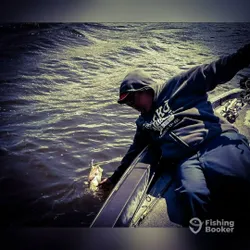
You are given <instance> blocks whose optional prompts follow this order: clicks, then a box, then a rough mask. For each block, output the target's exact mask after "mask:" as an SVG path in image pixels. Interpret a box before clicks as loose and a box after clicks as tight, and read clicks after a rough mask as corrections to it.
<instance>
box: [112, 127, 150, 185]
mask: <svg viewBox="0 0 250 250" xmlns="http://www.w3.org/2000/svg"><path fill="white" fill-rule="evenodd" d="M148 143H149V140H148V136H145V132H144V131H142V130H141V129H139V128H137V130H136V134H135V136H134V141H133V144H132V145H131V146H130V148H129V150H128V151H127V153H126V155H125V156H124V157H123V159H122V161H121V165H120V166H119V167H118V168H117V169H116V170H115V172H114V173H113V175H112V176H110V177H109V180H110V181H111V182H112V183H113V184H116V183H117V182H118V181H119V179H120V178H121V176H122V175H123V174H124V172H125V171H126V169H127V168H128V167H129V166H130V164H131V163H132V162H133V160H134V159H135V157H136V156H137V155H138V154H139V153H140V152H141V151H142V150H143V149H144V148H145V147H146V146H147V145H148Z"/></svg>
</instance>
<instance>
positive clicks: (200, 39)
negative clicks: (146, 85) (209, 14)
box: [0, 23, 250, 226]
mask: <svg viewBox="0 0 250 250" xmlns="http://www.w3.org/2000/svg"><path fill="white" fill-rule="evenodd" d="M249 34H250V23H228V24H223V23H219V24H216V23H211V24H206V23H104V24H100V23H97V24H94V23H89V24H80V23H77V24H42V25H41V24H40V25H26V26H25V25H20V24H16V25H14V24H12V25H7V24H2V25H0V95H1V99H0V100H1V101H0V118H1V124H0V125H1V126H0V135H1V137H0V157H1V167H0V208H1V213H0V221H1V222H0V223H1V225H9V226H88V225H89V224H90V223H91V221H92V220H93V218H94V216H95V214H96V213H97V212H98V210H99V208H100V207H101V205H102V203H103V200H104V198H102V197H101V196H100V195H99V196H97V195H95V194H93V193H91V192H89V191H88V189H87V188H86V186H85V185H84V181H86V180H87V175H88V173H89V163H90V161H91V159H95V162H98V163H100V164H101V166H102V167H103V168H104V177H105V176H109V175H111V173H112V172H113V171H114V170H115V168H116V167H117V166H118V164H119V161H120V160H121V157H122V156H123V155H124V153H125V152H126V150H127V148H128V146H129V144H130V143H131V142H132V137H133V134H134V130H135V125H134V121H135V119H136V117H137V112H136V111H133V110H131V109H130V108H128V107H125V106H122V107H121V106H119V105H118V104H117V103H116V100H117V97H118V88H119V82H120V80H121V79H122V78H123V77H124V76H125V74H126V73H127V72H128V71H129V70H131V69H134V68H143V69H144V70H146V71H148V72H149V73H151V74H152V75H153V77H154V78H155V79H156V80H157V81H165V80H166V79H168V78H169V77H172V76H173V75H175V74H177V73H179V72H180V71H183V70H185V69H188V68H190V67H192V66H195V65H197V64H202V63H206V62H210V61H212V60H214V59H216V58H218V56H220V55H226V54H229V53H232V52H234V51H235V50H236V49H238V48H239V47H240V46H242V45H244V44H245V43H246V42H249V41H250V39H249V38H250V35H249ZM243 75H247V76H250V70H249V69H248V70H247V69H245V70H243V71H241V72H239V74H238V75H237V76H236V77H235V78H234V79H233V80H232V81H231V82H230V83H229V84H227V85H224V86H220V87H218V88H217V89H216V91H213V93H211V94H212V95H216V94H219V93H221V92H223V91H225V90H228V89H231V88H233V87H234V86H236V83H237V82H238V80H239V79H240V78H241V77H242V76H243Z"/></svg>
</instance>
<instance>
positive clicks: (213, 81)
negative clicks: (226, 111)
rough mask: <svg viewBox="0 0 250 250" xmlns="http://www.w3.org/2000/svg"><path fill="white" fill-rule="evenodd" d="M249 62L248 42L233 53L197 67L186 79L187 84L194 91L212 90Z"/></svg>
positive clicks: (249, 49)
mask: <svg viewBox="0 0 250 250" xmlns="http://www.w3.org/2000/svg"><path fill="white" fill-rule="evenodd" d="M249 64H250V44H247V45H245V46H244V47H242V48H240V49H239V50H238V51H237V52H236V53H234V54H231V55H229V56H224V57H221V58H220V59H219V60H216V61H214V62H212V63H210V64H204V65H201V66H200V67H197V68H196V69H195V70H194V71H193V72H192V74H191V75H190V76H189V78H188V79H187V84H190V86H192V87H193V88H194V89H195V91H199V92H201V93H204V92H207V91H210V90H213V89H214V88H215V87H216V86H217V85H218V84H223V83H226V82H228V81H230V80H231V79H232V78H233V77H234V76H235V75H236V73H237V72H238V71H240V70H241V69H243V68H245V67H247V66H248V65H249Z"/></svg>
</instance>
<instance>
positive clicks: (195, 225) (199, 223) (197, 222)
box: [189, 217, 203, 234]
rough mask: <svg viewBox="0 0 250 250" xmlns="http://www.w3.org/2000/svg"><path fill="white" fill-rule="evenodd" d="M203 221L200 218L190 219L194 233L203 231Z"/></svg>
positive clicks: (190, 226)
mask: <svg viewBox="0 0 250 250" xmlns="http://www.w3.org/2000/svg"><path fill="white" fill-rule="evenodd" d="M202 224H203V222H202V221H201V220H200V219H199V218H196V217H194V218H192V219H191V220H190V221H189V229H190V230H191V232H192V233H194V234H197V233H199V232H200V231H201V228H202Z"/></svg>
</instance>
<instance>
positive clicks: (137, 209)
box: [90, 88, 250, 228]
mask: <svg viewBox="0 0 250 250" xmlns="http://www.w3.org/2000/svg"><path fill="white" fill-rule="evenodd" d="M208 101H210V103H211V104H212V106H213V109H214V111H215V113H216V114H218V115H220V116H224V118H225V119H228V120H229V121H230V122H231V123H233V124H235V126H236V127H237V128H238V130H239V132H240V133H242V134H244V135H245V136H246V137H247V138H248V140H249V141H250V113H249V112H250V103H249V101H246V90H244V89H242V88H237V89H233V90H229V91H228V92H226V93H223V94H221V95H219V96H217V97H214V98H209V99H208ZM159 159H160V154H159V152H157V151H155V149H153V148H151V147H150V146H147V147H145V148H144V149H143V150H142V152H141V153H140V154H139V155H138V156H137V157H136V158H135V159H134V161H133V162H132V164H131V165H130V166H129V168H128V169H127V170H126V172H125V173H124V174H123V176H122V177H121V179H120V180H119V182H118V183H117V184H116V186H115V187H114V188H113V190H112V191H111V193H110V194H109V196H108V198H107V199H106V201H105V203H104V204H103V206H102V207H101V209H100V211H99V213H98V214H97V215H96V217H95V219H94V221H93V222H92V224H91V225H90V227H91V228H93V227H181V226H180V224H178V223H173V222H172V221H170V219H169V214H170V213H171V211H173V209H176V207H175V208H174V207H173V205H172V204H173V202H172V201H171V196H170V191H171V188H172V187H173V186H172V183H173V180H172V177H171V166H169V167H166V165H164V168H161V164H162V163H161V161H160V160H159ZM165 164H166V163H165ZM171 205H172V206H171ZM173 214H174V213H173Z"/></svg>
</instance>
